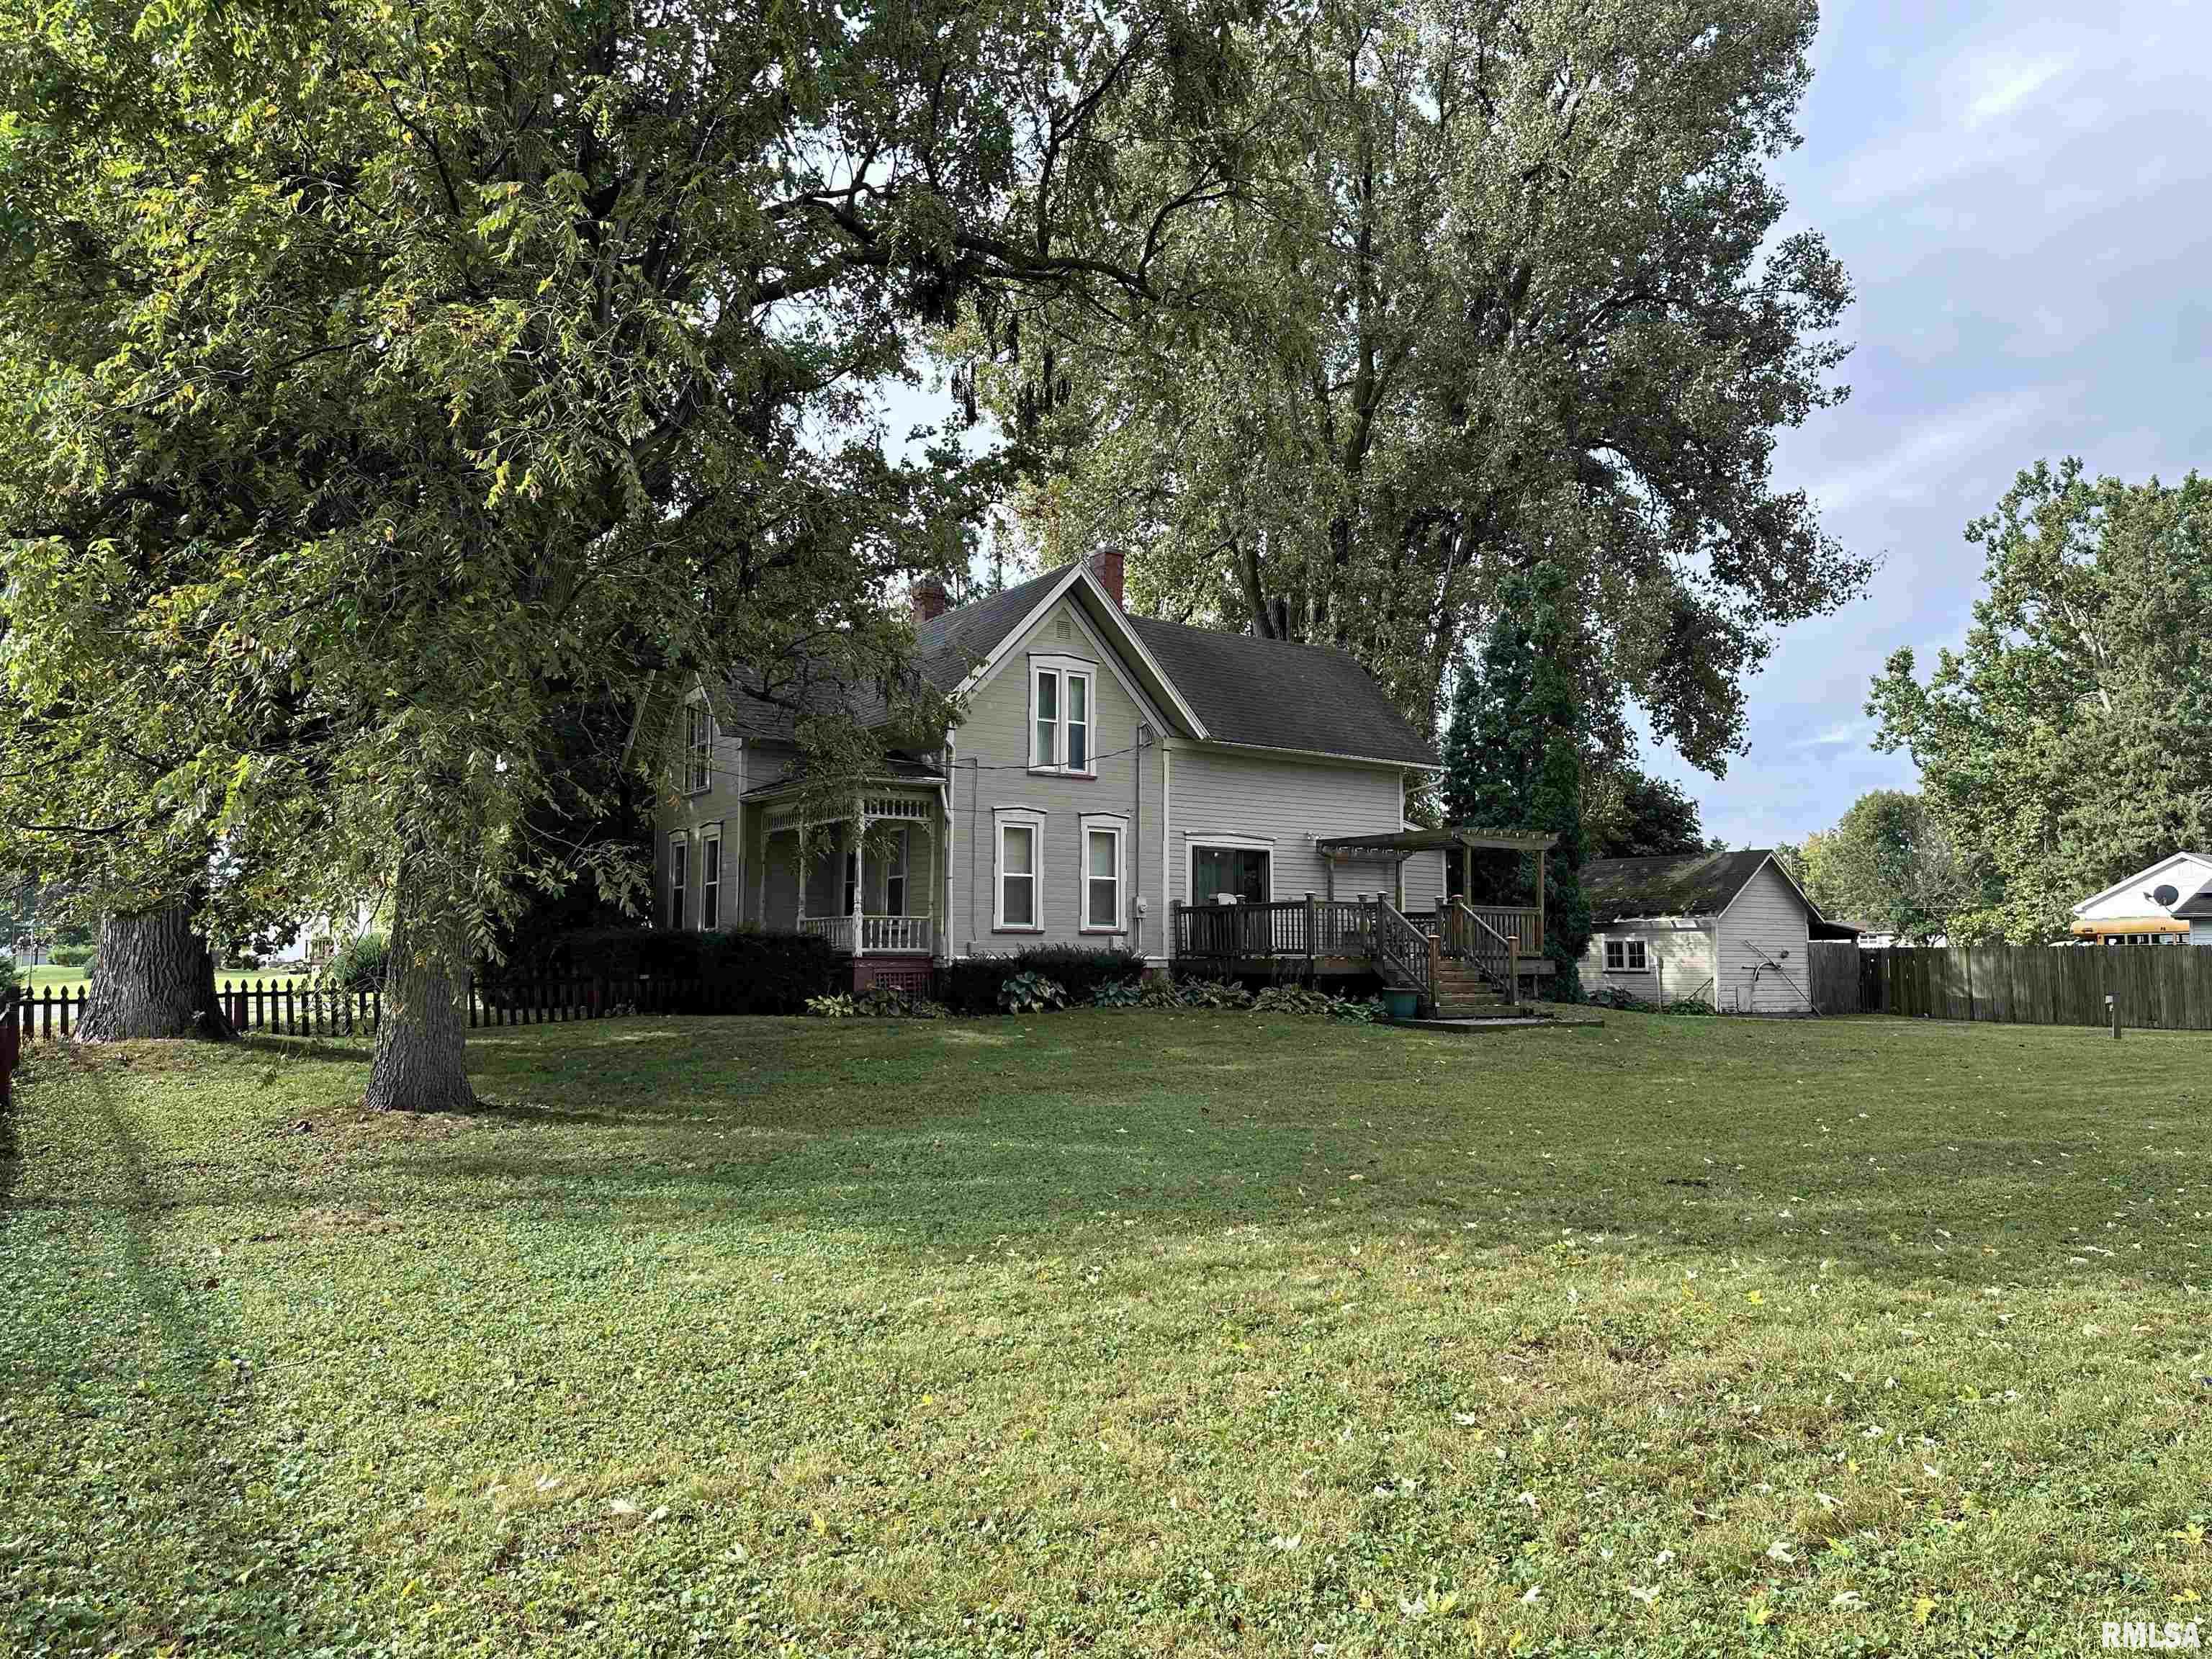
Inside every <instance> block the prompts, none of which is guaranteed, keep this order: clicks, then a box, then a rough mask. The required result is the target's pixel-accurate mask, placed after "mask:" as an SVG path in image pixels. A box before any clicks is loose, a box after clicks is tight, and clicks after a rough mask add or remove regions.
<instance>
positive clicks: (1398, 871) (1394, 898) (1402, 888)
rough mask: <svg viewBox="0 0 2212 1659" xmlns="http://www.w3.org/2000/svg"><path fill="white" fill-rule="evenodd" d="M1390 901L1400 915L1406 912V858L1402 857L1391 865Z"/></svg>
mask: <svg viewBox="0 0 2212 1659" xmlns="http://www.w3.org/2000/svg"><path fill="white" fill-rule="evenodd" d="M1390 902H1391V903H1392V904H1394V905H1395V906H1396V907H1397V908H1398V914H1399V915H1404V914H1405V913H1406V860H1404V859H1402V858H1401V859H1400V860H1398V861H1397V862H1396V863H1395V864H1393V865H1392V866H1390Z"/></svg>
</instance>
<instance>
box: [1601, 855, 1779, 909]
mask: <svg viewBox="0 0 2212 1659" xmlns="http://www.w3.org/2000/svg"><path fill="white" fill-rule="evenodd" d="M1773 856H1774V854H1773V851H1772V849H1771V848H1763V847H1761V848H1751V849H1750V850H1748V851H1747V852H1741V853H1677V854H1668V855H1665V856H1662V857H1659V858H1648V859H1592V860H1590V861H1589V863H1588V864H1585V865H1584V866H1583V896H1584V897H1586V898H1588V899H1589V907H1590V920H1591V921H1593V922H1595V924H1596V925H1597V926H1599V927H1604V926H1606V925H1607V923H1608V922H1614V921H1626V920H1627V919H1628V918H1631V917H1634V916H1710V915H1717V914H1718V913H1719V912H1721V911H1723V910H1725V909H1727V908H1728V906H1729V900H1730V899H1732V898H1734V897H1735V896H1736V895H1737V894H1738V893H1739V892H1741V891H1742V890H1743V884H1744V883H1746V882H1747V881H1749V880H1750V879H1751V878H1752V877H1753V876H1754V875H1756V874H1757V873H1758V872H1759V866H1760V865H1762V864H1764V863H1765V862H1766V860H1769V859H1770V858H1772V857H1773Z"/></svg>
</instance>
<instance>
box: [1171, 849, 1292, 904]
mask: <svg viewBox="0 0 2212 1659" xmlns="http://www.w3.org/2000/svg"><path fill="white" fill-rule="evenodd" d="M1185 845H1186V849H1187V850H1186V853H1185V856H1186V857H1187V858H1188V860H1189V863H1188V868H1187V869H1186V870H1185V872H1184V878H1185V881H1186V886H1185V888H1184V890H1185V891H1186V892H1188V894H1189V895H1190V902H1192V903H1193V904H1225V903H1230V902H1237V903H1240V904H1265V903H1267V902H1269V901H1270V900H1271V899H1273V897H1274V896H1275V848H1274V843H1273V842H1269V841H1261V840H1258V839H1256V838H1255V837H1251V836H1193V837H1192V838H1191V839H1190V841H1189V842H1187V843H1186V844H1185Z"/></svg>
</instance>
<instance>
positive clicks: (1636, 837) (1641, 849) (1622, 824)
mask: <svg viewBox="0 0 2212 1659" xmlns="http://www.w3.org/2000/svg"><path fill="white" fill-rule="evenodd" d="M1592 794H1593V796H1594V797H1595V799H1592V800H1591V802H1590V805H1589V823H1590V856H1591V857H1592V858H1600V859H1643V858H1658V857H1662V856H1664V855H1666V854H1674V853H1701V852H1704V851H1705V850H1707V847H1708V843H1707V842H1706V839H1705V825H1704V823H1703V822H1702V821H1701V819H1700V817H1699V811H1698V803H1697V802H1696V801H1695V800H1694V799H1692V798H1691V797H1690V795H1689V793H1688V792H1686V790H1684V789H1683V788H1682V787H1681V786H1680V785H1679V784H1675V783H1672V782H1670V781H1668V780H1667V779H1665V778H1659V777H1654V776H1652V775H1651V774H1650V773H1649V772H1646V771H1644V770H1643V769H1641V768H1639V767H1635V766H1628V767H1622V768H1620V769H1617V770H1614V771H1612V772H1610V773H1608V774H1607V775H1602V776H1601V780H1600V782H1599V785H1598V787H1597V788H1596V789H1595V790H1593V791H1592Z"/></svg>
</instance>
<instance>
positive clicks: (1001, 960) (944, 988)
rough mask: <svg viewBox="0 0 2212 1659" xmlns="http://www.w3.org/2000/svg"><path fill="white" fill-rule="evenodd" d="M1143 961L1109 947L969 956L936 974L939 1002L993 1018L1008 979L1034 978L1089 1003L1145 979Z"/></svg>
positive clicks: (1055, 947) (1045, 947)
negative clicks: (1118, 985)
mask: <svg viewBox="0 0 2212 1659" xmlns="http://www.w3.org/2000/svg"><path fill="white" fill-rule="evenodd" d="M1144 972H1145V959H1144V957H1141V956H1139V955H1138V954H1137V953H1136V952H1135V951H1117V950H1115V949H1112V948H1111V947H1109V946H1093V945H1031V946H1030V947H1029V948H1028V949H1027V950H1025V951H1012V952H1011V953H1010V954H1008V955H1006V956H996V957H963V959H961V960H960V961H958V962H950V963H945V964H944V965H943V966H941V967H939V969H938V970H937V995H938V999H939V1000H940V1001H941V1002H943V1003H944V1004H945V1006H946V1007H947V1008H949V1009H951V1011H952V1012H954V1013H956V1014H995V1013H998V1012H1001V1010H1002V1009H1003V1007H1004V1006H1005V1005H1004V1004H1003V1003H1002V1002H1001V1001H1000V991H1001V990H1003V989H1004V988H1005V987H1006V982H1007V981H1010V980H1012V979H1016V978H1018V977H1019V976H1020V975H1024V974H1036V975H1042V977H1044V978H1046V979H1049V980H1052V981H1054V982H1056V983H1057V984H1058V985H1060V987H1061V988H1062V989H1063V990H1064V991H1065V992H1066V995H1067V1000H1069V1001H1070V1002H1088V1001H1089V1000H1091V996H1092V994H1094V993H1095V992H1097V989H1098V987H1100V986H1102V985H1110V984H1114V983H1115V982H1116V981H1123V980H1135V979H1139V978H1141V977H1142V976H1143V975H1144Z"/></svg>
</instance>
